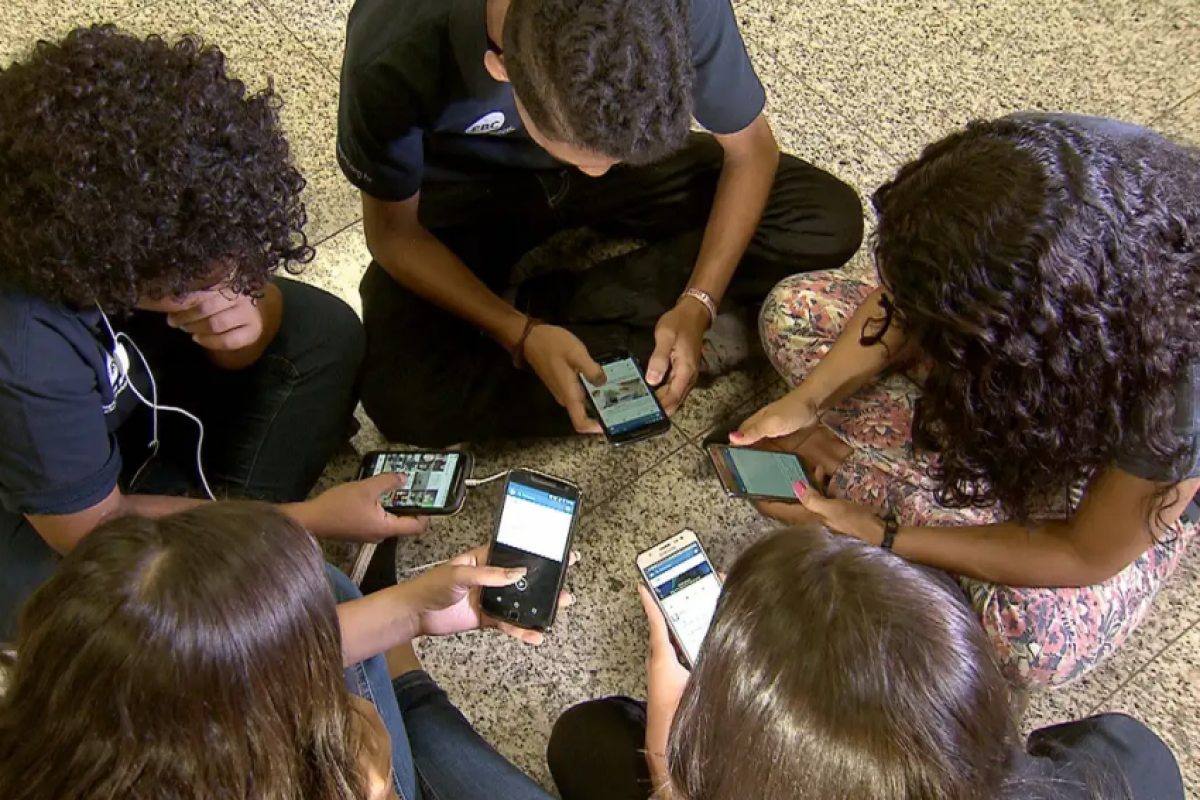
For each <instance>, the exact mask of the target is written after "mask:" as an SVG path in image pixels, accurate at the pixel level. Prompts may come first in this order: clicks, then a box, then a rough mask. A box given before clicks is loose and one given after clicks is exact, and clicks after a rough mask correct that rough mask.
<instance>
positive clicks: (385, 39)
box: [337, 0, 766, 201]
mask: <svg viewBox="0 0 1200 800" xmlns="http://www.w3.org/2000/svg"><path fill="white" fill-rule="evenodd" d="M485 12H486V2H485V0H358V2H357V3H355V5H354V8H353V9H352V10H351V12H350V22H349V29H348V32H347V37H346V56H345V60H344V62H343V64H342V80H341V97H340V101H339V108H338V144H337V153H338V162H339V163H340V164H341V166H342V170H343V172H345V173H346V177H347V178H349V179H350V182H351V183H353V184H354V185H355V186H357V187H358V188H359V189H361V190H363V191H364V192H366V193H367V194H369V195H371V196H372V197H375V198H378V199H380V200H389V201H398V200H405V199H407V198H409V197H412V196H413V195H414V194H416V193H417V191H418V190H419V189H420V188H421V186H422V185H423V184H424V183H426V182H435V183H436V182H447V181H455V180H462V179H464V178H466V177H468V176H470V175H472V174H478V173H480V172H487V171H494V170H501V169H514V168H515V169H552V168H555V167H560V166H561V163H560V162H558V161H556V160H555V159H553V158H552V157H551V156H550V155H549V154H548V153H547V152H546V151H544V150H542V148H540V147H539V146H538V145H537V144H536V143H535V142H534V141H533V140H532V139H531V138H530V137H529V135H528V134H527V133H526V131H525V129H524V127H523V126H522V124H521V118H520V116H519V115H518V113H517V109H516V105H515V103H514V100H513V93H512V89H511V87H510V86H509V84H507V83H503V82H499V81H496V80H494V79H493V78H492V77H491V75H490V74H488V72H487V70H486V69H485V68H484V65H483V56H484V53H485V52H486V51H487V47H488V44H487V24H486V15H485ZM691 26H692V53H693V63H694V65H695V69H696V81H695V86H694V92H693V103H694V108H693V110H694V113H695V116H696V120H697V121H698V122H699V123H700V124H701V125H703V126H705V127H706V128H707V129H709V130H711V131H713V132H714V133H736V132H737V131H740V130H742V129H744V128H745V127H747V126H748V125H750V123H752V122H753V121H754V120H755V118H757V117H758V115H759V113H761V111H762V109H763V106H764V104H765V102H766V95H765V94H764V92H763V88H762V84H761V83H760V82H759V80H758V76H757V75H756V74H755V72H754V67H753V65H752V64H751V63H750V57H749V56H748V55H747V53H746V48H745V45H744V43H743V42H742V37H741V33H740V32H739V31H738V27H737V20H736V18H735V17H734V15H733V8H732V7H731V6H730V1H729V0H692V9H691Z"/></svg>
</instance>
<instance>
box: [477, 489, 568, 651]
mask: <svg viewBox="0 0 1200 800" xmlns="http://www.w3.org/2000/svg"><path fill="white" fill-rule="evenodd" d="M513 483H518V484H522V485H524V486H532V487H533V488H535V489H542V490H544V491H548V492H553V493H554V494H557V495H559V496H561V497H566V498H568V499H570V500H574V501H575V512H574V513H573V514H572V515H571V527H570V529H569V530H568V531H567V543H566V547H565V548H564V550H563V560H562V569H560V570H559V572H558V586H557V587H556V588H555V591H554V605H553V606H552V607H551V608H550V615H549V617H548V618H547V620H546V624H545V625H544V626H543V625H535V624H529V625H524V624H522V623H521V622H520V621H519V619H518V620H514V619H512V618H511V617H509V616H508V614H506V613H504V612H503V611H501V610H499V609H494V608H489V607H488V606H489V604H490V603H489V601H488V599H487V595H486V593H483V592H481V593H480V596H479V608H480V610H481V611H482V612H483V613H484V614H487V615H488V616H489V617H491V618H492V619H495V620H499V621H500V622H504V623H507V624H509V625H512V626H514V627H517V628H524V629H525V630H531V631H542V632H545V631H548V630H550V628H551V627H553V625H554V621H555V620H556V619H557V618H558V596H559V595H560V594H562V589H563V586H564V585H566V582H567V570H569V569H570V567H571V563H570V562H571V545H572V544H574V543H575V531H576V529H577V528H578V527H579V517H580V515H581V512H582V509H583V490H582V489H580V488H579V487H578V486H577V485H575V484H574V483H571V482H570V481H568V480H563V479H562V478H556V477H554V476H553V475H547V474H545V473H544V472H538V471H537V470H532V469H527V468H521V469H513V470H509V473H508V477H507V478H506V479H505V481H504V490H503V492H502V493H501V495H500V506H499V508H498V510H497V513H496V524H495V525H493V526H492V536H491V539H490V540H489V542H488V564H491V563H492V550H493V549H494V548H495V547H496V544H497V542H496V537H497V536H498V535H499V533H500V522H501V520H502V519H503V517H504V505H505V503H506V502H507V500H508V487H509V486H510V485H512V484H513Z"/></svg>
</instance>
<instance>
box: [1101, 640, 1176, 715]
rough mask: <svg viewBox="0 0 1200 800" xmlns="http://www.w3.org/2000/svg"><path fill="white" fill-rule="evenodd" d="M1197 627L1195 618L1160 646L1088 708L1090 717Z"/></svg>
mask: <svg viewBox="0 0 1200 800" xmlns="http://www.w3.org/2000/svg"><path fill="white" fill-rule="evenodd" d="M1197 627H1200V619H1197V620H1194V621H1193V622H1192V624H1190V625H1188V626H1187V627H1186V628H1184V629H1183V631H1182V632H1180V634H1179V635H1178V636H1176V637H1175V638H1173V639H1171V641H1169V642H1167V643H1166V644H1164V645H1163V646H1162V647H1160V648H1159V649H1158V651H1157V652H1155V653H1154V655H1152V656H1151V657H1150V658H1148V659H1146V661H1145V663H1143V664H1142V665H1141V666H1140V667H1138V668H1137V669H1136V670H1134V671H1133V672H1132V673H1130V675H1129V677H1128V678H1126V679H1125V680H1123V681H1121V683H1120V684H1118V685H1117V686H1116V687H1114V688H1113V690H1112V691H1111V692H1109V693H1108V694H1106V695H1105V696H1104V698H1103V699H1101V700H1100V701H1099V702H1098V703H1096V704H1095V705H1093V706H1092V707H1091V708H1090V709H1088V712H1087V716H1089V717H1090V716H1093V715H1095V714H1097V713H1100V710H1101V709H1102V708H1103V707H1104V706H1106V705H1108V702H1109V701H1110V700H1112V699H1113V698H1114V697H1116V696H1117V695H1118V694H1120V693H1121V691H1122V690H1124V689H1125V688H1126V687H1127V686H1129V684H1131V683H1133V681H1134V680H1135V679H1136V678H1138V677H1140V676H1141V674H1142V673H1143V672H1145V671H1146V669H1147V668H1148V667H1149V666H1150V665H1151V664H1153V663H1154V662H1156V661H1158V659H1160V658H1161V657H1162V655H1163V653H1165V652H1167V651H1168V650H1170V649H1171V648H1172V647H1174V646H1175V645H1176V644H1177V643H1178V642H1179V641H1180V640H1181V639H1183V637H1185V636H1187V635H1188V634H1189V633H1191V632H1192V630H1194V629H1195V628H1197Z"/></svg>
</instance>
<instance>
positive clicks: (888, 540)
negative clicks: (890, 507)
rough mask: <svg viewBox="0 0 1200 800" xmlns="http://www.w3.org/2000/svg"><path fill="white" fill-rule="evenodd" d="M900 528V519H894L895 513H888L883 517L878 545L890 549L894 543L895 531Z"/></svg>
mask: <svg viewBox="0 0 1200 800" xmlns="http://www.w3.org/2000/svg"><path fill="white" fill-rule="evenodd" d="M899 530H900V520H898V519H896V515H895V514H893V513H890V512H889V513H888V515H887V516H886V517H884V518H883V541H882V542H880V543H879V546H880V547H882V548H883V549H884V550H891V549H892V547H893V546H894V545H895V544H896V532H897V531H899Z"/></svg>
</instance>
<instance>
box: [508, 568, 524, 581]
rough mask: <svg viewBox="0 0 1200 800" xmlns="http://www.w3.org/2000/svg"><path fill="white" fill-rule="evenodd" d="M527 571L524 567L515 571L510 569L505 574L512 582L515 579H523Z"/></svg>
mask: <svg viewBox="0 0 1200 800" xmlns="http://www.w3.org/2000/svg"><path fill="white" fill-rule="evenodd" d="M527 571H528V570H526V569H525V567H517V568H516V569H510V570H509V571H508V572H507V575H508V577H510V578H512V579H513V580H516V579H517V578H524V577H525V573H526V572H527Z"/></svg>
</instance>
